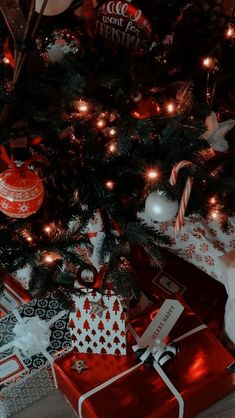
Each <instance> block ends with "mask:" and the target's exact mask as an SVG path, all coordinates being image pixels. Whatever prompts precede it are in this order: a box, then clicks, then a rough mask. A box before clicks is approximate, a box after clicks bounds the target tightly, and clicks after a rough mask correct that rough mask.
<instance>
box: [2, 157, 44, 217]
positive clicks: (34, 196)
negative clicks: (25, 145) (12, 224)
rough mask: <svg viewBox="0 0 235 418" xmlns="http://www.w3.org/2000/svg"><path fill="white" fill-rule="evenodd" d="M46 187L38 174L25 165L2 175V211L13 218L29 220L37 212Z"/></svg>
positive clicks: (6, 171)
mask: <svg viewBox="0 0 235 418" xmlns="http://www.w3.org/2000/svg"><path fill="white" fill-rule="evenodd" d="M43 199H44V187H43V183H42V180H41V179H40V178H39V176H38V175H37V173H35V172H34V171H32V170H29V168H28V167H26V165H25V164H23V165H22V166H21V167H19V168H18V167H11V168H10V169H8V170H5V171H4V172H3V173H1V174H0V210H1V211H2V212H3V213H4V214H5V215H7V216H10V217H11V218H27V217H28V216H30V215H33V213H35V212H37V210H38V209H39V208H40V206H41V204H42V202H43Z"/></svg>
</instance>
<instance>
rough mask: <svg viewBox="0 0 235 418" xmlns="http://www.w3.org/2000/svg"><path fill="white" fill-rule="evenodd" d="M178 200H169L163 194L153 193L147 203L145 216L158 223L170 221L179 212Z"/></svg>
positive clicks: (159, 192)
mask: <svg viewBox="0 0 235 418" xmlns="http://www.w3.org/2000/svg"><path fill="white" fill-rule="evenodd" d="M178 207H179V203H178V201H177V200H169V199H167V198H166V197H165V196H163V192H161V191H157V192H152V193H150V194H149V195H148V197H147V199H146V201H145V214H146V215H147V217H148V218H149V219H151V220H152V221H156V222H167V221H170V220H171V219H172V218H174V216H175V215H176V214H177V212H178Z"/></svg>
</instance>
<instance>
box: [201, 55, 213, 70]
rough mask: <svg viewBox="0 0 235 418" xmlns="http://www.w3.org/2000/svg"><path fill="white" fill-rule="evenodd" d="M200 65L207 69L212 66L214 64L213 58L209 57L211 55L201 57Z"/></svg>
mask: <svg viewBox="0 0 235 418" xmlns="http://www.w3.org/2000/svg"><path fill="white" fill-rule="evenodd" d="M202 65H203V67H205V68H207V69H211V68H213V66H214V60H213V58H211V57H206V58H203V60H202Z"/></svg>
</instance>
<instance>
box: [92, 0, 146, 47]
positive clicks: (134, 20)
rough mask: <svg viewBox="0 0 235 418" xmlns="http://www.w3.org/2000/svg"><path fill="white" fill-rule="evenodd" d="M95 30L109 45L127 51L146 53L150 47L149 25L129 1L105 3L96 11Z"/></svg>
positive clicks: (117, 0)
mask: <svg viewBox="0 0 235 418" xmlns="http://www.w3.org/2000/svg"><path fill="white" fill-rule="evenodd" d="M96 29H97V33H98V34H99V35H100V36H102V38H104V39H105V40H107V41H108V42H110V43H111V44H116V45H119V46H122V47H124V48H127V49H128V50H132V51H135V52H141V51H147V50H148V49H149V47H150V45H151V38H152V36H151V35H152V29H151V25H150V23H149V21H148V20H147V19H146V17H145V16H144V14H143V12H142V11H141V10H140V9H138V8H137V7H135V6H134V4H132V3H131V0H126V1H124V0H114V1H110V0H108V1H106V2H105V3H104V4H103V5H102V6H101V7H100V8H99V9H98V13H97V20H96Z"/></svg>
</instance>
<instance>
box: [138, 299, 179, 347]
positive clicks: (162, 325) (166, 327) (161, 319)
mask: <svg viewBox="0 0 235 418" xmlns="http://www.w3.org/2000/svg"><path fill="white" fill-rule="evenodd" d="M183 311H184V307H183V305H182V304H181V303H180V302H179V301H178V300H174V299H166V300H165V302H164V303H163V305H162V306H161V309H160V311H159V312H158V314H157V315H156V316H155V318H154V319H153V320H152V322H151V323H150V325H149V326H148V327H147V329H146V330H145V331H144V333H143V334H142V336H141V337H140V338H139V341H138V344H139V345H141V346H142V347H147V346H149V347H150V348H151V347H153V346H154V344H155V342H156V339H161V340H163V339H164V338H165V337H166V336H167V335H168V334H169V333H170V331H171V330H172V328H173V327H174V325H175V324H176V322H177V321H178V319H179V317H180V315H181V314H182V312H183Z"/></svg>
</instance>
